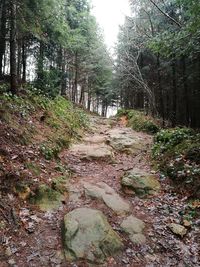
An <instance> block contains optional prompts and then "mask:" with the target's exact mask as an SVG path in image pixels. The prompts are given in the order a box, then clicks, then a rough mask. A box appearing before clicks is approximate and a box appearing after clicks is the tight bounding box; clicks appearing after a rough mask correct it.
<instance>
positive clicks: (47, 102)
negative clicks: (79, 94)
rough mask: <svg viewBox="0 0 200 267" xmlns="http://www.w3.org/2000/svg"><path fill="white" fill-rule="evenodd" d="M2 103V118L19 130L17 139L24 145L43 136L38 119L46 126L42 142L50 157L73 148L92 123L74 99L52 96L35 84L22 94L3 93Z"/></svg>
mask: <svg viewBox="0 0 200 267" xmlns="http://www.w3.org/2000/svg"><path fill="white" fill-rule="evenodd" d="M0 103H1V107H0V120H1V121H2V122H3V123H4V124H5V125H6V127H7V128H8V129H7V131H10V132H12V131H13V132H14V133H15V141H16V142H18V143H20V144H21V145H28V144H30V143H32V142H34V137H35V136H36V135H42V133H40V128H39V129H38V122H39V127H41V128H44V134H43V135H44V136H42V138H41V139H42V141H41V142H40V144H38V145H39V151H40V152H41V154H42V155H43V156H44V157H45V159H47V160H51V159H52V158H58V154H59V153H60V151H61V150H62V149H63V148H67V147H69V144H70V142H71V140H72V139H75V138H79V130H80V129H81V128H84V127H86V126H87V123H88V120H87V116H86V115H85V113H84V112H83V111H82V110H80V109H78V108H75V107H74V106H73V104H72V103H71V102H70V101H68V100H66V99H65V98H63V97H61V96H57V97H56V98H54V99H51V98H48V97H47V96H44V95H43V94H42V93H41V92H40V91H38V90H36V89H34V88H31V87H29V88H27V90H26V91H25V92H23V95H20V96H17V95H15V96H13V95H11V94H9V93H6V92H3V93H2V94H1V96H0ZM36 122H37V126H36ZM17 136H18V138H16V137H17Z"/></svg>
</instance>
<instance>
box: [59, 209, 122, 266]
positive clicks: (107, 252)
mask: <svg viewBox="0 0 200 267" xmlns="http://www.w3.org/2000/svg"><path fill="white" fill-rule="evenodd" d="M63 228H64V229H63V241H64V251H65V256H66V259H67V260H68V261H70V262H72V261H77V260H86V261H87V262H89V263H94V264H102V263H104V262H105V261H106V259H107V257H109V256H113V255H114V254H115V253H117V252H120V251H121V250H122V249H123V243H122V240H121V239H120V237H119V235H118V234H117V233H116V232H114V230H113V229H112V228H111V226H110V225H109V223H108V221H107V219H106V217H105V216H104V215H103V213H102V212H101V211H98V210H94V209H89V208H79V209H76V210H73V211H72V212H70V213H68V214H67V215H66V216H65V217H64V227H63Z"/></svg>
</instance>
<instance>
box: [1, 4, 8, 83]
mask: <svg viewBox="0 0 200 267" xmlns="http://www.w3.org/2000/svg"><path fill="white" fill-rule="evenodd" d="M0 5H1V6H0V79H1V78H2V76H3V56H5V49H6V17H7V5H6V0H2V2H1V4H0Z"/></svg>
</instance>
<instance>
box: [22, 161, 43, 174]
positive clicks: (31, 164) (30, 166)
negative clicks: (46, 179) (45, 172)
mask: <svg viewBox="0 0 200 267" xmlns="http://www.w3.org/2000/svg"><path fill="white" fill-rule="evenodd" d="M25 167H26V168H27V169H28V170H30V171H31V172H32V173H33V174H34V175H36V176H39V175H40V173H41V168H40V166H39V165H38V164H37V163H34V162H30V161H29V162H26V163H25Z"/></svg>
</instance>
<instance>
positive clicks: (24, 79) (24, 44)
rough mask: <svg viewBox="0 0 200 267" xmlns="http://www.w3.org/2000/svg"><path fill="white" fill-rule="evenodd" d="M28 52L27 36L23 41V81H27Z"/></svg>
mask: <svg viewBox="0 0 200 267" xmlns="http://www.w3.org/2000/svg"><path fill="white" fill-rule="evenodd" d="M26 61H27V53H26V40H25V37H24V38H23V41H22V83H26V67H27V62H26Z"/></svg>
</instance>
